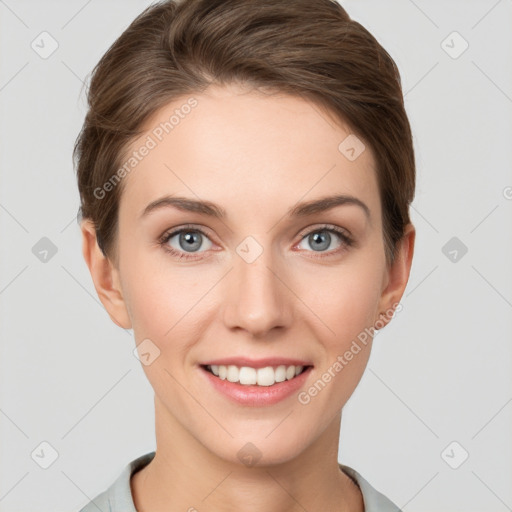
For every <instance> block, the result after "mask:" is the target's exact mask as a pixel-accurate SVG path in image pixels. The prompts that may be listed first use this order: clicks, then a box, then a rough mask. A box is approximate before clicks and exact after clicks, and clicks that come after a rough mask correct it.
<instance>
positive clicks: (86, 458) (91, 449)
mask: <svg viewBox="0 0 512 512" xmlns="http://www.w3.org/2000/svg"><path fill="white" fill-rule="evenodd" d="M149 3H150V2H149V1H143V0H130V1H126V0H125V1H109V2H106V1H103V2H100V1H99V0H89V1H88V2H87V1H84V0H72V1H67V2H57V1H45V2H36V1H28V0H20V1H15V0H5V1H2V0H0V20H1V32H0V37H1V41H0V51H1V54H0V55H1V69H0V107H1V116H0V123H1V136H0V164H1V167H0V169H1V187H0V228H1V233H2V237H1V240H2V243H1V245H0V247H1V253H0V312H1V320H0V336H1V345H0V365H1V367H0V378H1V383H0V400H1V403H0V435H1V437H0V439H1V456H0V511H1V512H14V511H24V512H30V511H34V512H35V511H37V512H45V511H52V512H58V511H72V510H77V509H78V508H80V507H81V506H83V505H84V504H85V503H86V502H87V501H89V499H91V498H93V497H94V496H96V495H97V494H98V493H99V492H101V491H102V490H104V489H105V488H106V487H107V486H108V485H110V484H111V483H112V482H113V480H114V479H115V478H116V477H117V476H118V475H119V473H120V471H121V469H122V468H123V467H124V466H125V464H127V463H128V462H129V461H130V460H132V459H134V458H135V457H137V456H139V455H141V454H142V453H145V452H147V451H150V450H152V449H154V433H153V421H154V420H153V400H152V389H151V387H150V385H149V384H148V382H147V380H146V378H145V376H144V374H143V371H142V369H141V367H140V363H139V362H138V360H137V359H136V358H135V357H134V356H133V354H132V350H133V348H134V340H133V337H132V335H131V333H130V332H129V331H128V332H126V331H124V330H122V329H120V328H118V327H117V326H115V325H114V324H113V323H112V322H111V321H110V319H109V317H108V315H107V314H106V312H105V310H104V309H103V306H102V305H101V303H100V302H99V300H98V299H97V297H96V294H95V290H94V287H93V284H92V281H91V278H90V275H89V273H88V270H87V267H86V265H85V263H84V261H83V259H82V255H81V239H80V235H79V228H78V225H77V223H76V218H75V217H76V212H77V208H78V193H77V188H76V182H75V176H74V171H73V168H72V161H71V151H72V147H73V143H74V140H75V137H76V136H77V134H78V131H79V129H80V127H81V123H82V121H83V116H84V113H85V109H84V96H83V91H82V90H81V89H82V81H83V80H85V79H86V78H87V77H88V74H89V73H90V71H91V70H92V68H93V66H94V65H95V64H96V62H97V61H98V60H99V58H100V57H101V55H102V54H103V53H104V52H105V50H106V49H107V48H108V46H109V45H110V44H111V43H112V42H113V41H114V40H115V38H117V37H118V36H119V35H120V34H121V32H122V30H124V28H126V26H127V25H128V24H129V23H130V22H131V21H132V20H133V18H134V17H135V16H136V15H137V14H138V13H139V12H140V11H142V9H143V8H144V7H146V6H147V5H149ZM342 4H343V5H344V6H345V7H346V9H347V11H348V12H349V14H350V15H351V16H352V17H353V18H354V19H356V20H358V21H359V22H361V23H362V24H363V25H364V26H366V28H368V29H369V30H370V32H372V33H373V34H374V35H375V36H376V37H377V39H378V40H379V41H380V42H381V44H382V45H383V46H384V47H385V48H386V49H387V50H388V51H389V53H390V54H391V55H392V57H393V58H394V59H395V60H396V62H397V64H398V66H399V68H400V71H401V74H402V80H403V86H404V92H405V100H406V107H407V111H408V114H409V116H410V120H411V124H412V128H413V133H414V140H415V147H416V157H417V167H418V186H417V193H416V199H415V201H414V203H413V208H412V217H413V222H414V224H415V225H416V228H417V244H416V252H415V260H414V263H413V268H412V273H411V278H410V282H409V285H408V288H407V290H406V292H405V294H404V297H403V300H402V305H403V310H402V311H401V312H400V313H399V314H397V316H396V318H395V319H394V320H393V322H392V323H391V324H390V325H389V326H388V327H386V328H385V329H384V330H383V331H382V332H381V333H379V335H378V336H377V338H376V339H375V343H374V351H373V353H372V356H371V359H370V362H369V366H368V369H367V372H366V373H365V375H364V377H363V379H362V381H361V383H360V385H359V387H358V388H357V390H356V392H355V393H354V395H353V397H352V398H351V400H350V402H349V403H348V404H347V406H346V407H345V409H344V416H343V423H342V432H341V441H340V461H341V462H343V463H345V464H348V465H350V466H352V467H354V468H356V469H357V470H358V471H359V472H360V473H361V474H362V475H363V476H364V477H365V478H366V479H368V480H369V481H370V482H371V483H372V484H373V485H374V486H375V487H376V488H377V489H379V490H380V491H382V492H383V493H384V494H386V495H388V496H389V497H390V498H391V499H392V500H393V501H395V502H396V503H397V505H399V506H401V507H403V509H404V510H405V511H407V512H412V511H415V512H423V511H432V510H436V511H439V512H441V511H455V510H464V511H466V512H472V511H484V510H485V511H486V512H493V511H496V512H501V511H506V510H512V486H511V482H512V436H511V432H512V372H511V366H512V343H511V341H512V336H511V333H512V314H511V313H512V271H511V262H512V237H511V233H512V229H511V228H512V173H511V163H512V149H511V146H512V144H511V142H512V116H511V114H512V65H511V63H512V58H511V57H512V55H511V54H512V31H511V30H510V23H511V19H512V1H511V0H500V1H495V0H485V1H484V0H479V1H471V2H470V1H467V0H466V1H463V0H460V1H453V0H451V1H441V0H437V1H432V0H430V1H426V0H422V1H420V0H416V1H415V2H413V1H412V0H394V1H390V0H388V1H386V2H383V1H379V0H371V1H370V0H346V1H343V2H342ZM43 31H47V32H49V33H50V34H51V36H52V37H53V38H54V39H55V40H56V41H57V42H58V48H57V50H56V51H55V52H54V53H53V54H52V55H51V56H49V57H48V58H47V59H43V58H41V57H40V55H39V54H38V53H36V51H34V50H33V49H32V47H31V43H32V41H34V40H36V43H37V41H40V38H39V39H38V36H39V34H40V33H41V32H43ZM454 31H456V32H458V33H459V34H460V36H461V38H463V39H461V38H460V37H459V36H457V35H453V34H452V33H453V32H454ZM45 37H46V36H45ZM443 41H445V42H444V43H443ZM464 41H467V43H468V44H469V47H468V49H467V50H466V51H465V52H464V53H462V54H461V55H460V56H458V57H457V58H454V56H455V55H456V54H457V53H458V52H459V51H460V50H461V49H462V48H463V45H464ZM39 44H40V46H41V45H42V43H39ZM49 44H50V41H49V40H48V39H47V40H46V43H45V48H46V49H48V48H50V46H49ZM40 51H41V50H40ZM449 53H451V55H449ZM43 237H47V238H49V239H50V240H51V241H52V243H53V244H54V245H55V246H56V248H57V253H56V254H55V255H54V256H52V257H50V255H51V253H50V254H49V255H48V261H46V262H42V261H40V259H38V258H37V257H36V255H35V254H34V253H33V252H32V248H33V247H34V246H35V245H36V243H38V241H39V240H40V239H41V238H43ZM452 237H457V238H458V239H459V240H460V242H462V243H463V244H464V245H465V246H467V248H468V252H467V253H466V254H465V255H463V256H461V254H462V253H461V252H460V251H459V252H458V253H457V256H458V257H457V260H456V261H455V262H453V261H451V259H450V258H453V257H454V254H455V253H453V252H452V254H451V255H450V254H448V256H446V255H445V254H444V253H443V251H442V249H443V247H444V246H445V244H446V243H447V242H448V241H449V240H450V239H451V238H452ZM457 243H459V242H457ZM452 250H453V248H452V247H450V246H449V247H448V249H447V250H445V252H447V253H448V252H449V251H452ZM43 441H46V442H47V443H49V444H50V445H51V446H52V447H53V448H54V449H55V450H56V451H57V452H58V458H57V460H56V461H55V462H54V463H53V464H52V465H51V466H50V467H49V468H48V469H42V468H41V467H40V465H39V464H38V463H36V462H35V460H34V459H36V460H38V462H39V463H44V461H43V459H44V457H42V456H41V457H39V458H38V457H37V456H34V459H33V458H32V455H31V454H32V453H33V452H34V451H35V453H42V452H41V449H42V450H43V452H44V453H45V457H48V454H50V449H49V448H48V447H45V445H43V447H42V448H41V443H42V442H43ZM453 441H456V443H458V444H456V445H451V446H450V447H449V448H448V450H446V451H445V448H446V447H448V446H449V445H450V443H452V442H453ZM465 452H467V453H468V454H469V457H468V459H467V460H466V461H465V462H464V463H463V464H462V465H460V467H459V468H458V469H452V467H450V466H449V465H448V462H449V463H450V464H452V465H457V464H458V463H460V461H461V460H462V459H461V458H462V456H463V455H464V453H465ZM443 453H444V455H442V454H443Z"/></svg>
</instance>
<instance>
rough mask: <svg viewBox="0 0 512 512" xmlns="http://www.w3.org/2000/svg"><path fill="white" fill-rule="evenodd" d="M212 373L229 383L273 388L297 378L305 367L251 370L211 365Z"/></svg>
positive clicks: (267, 367) (281, 366)
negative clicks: (278, 383) (276, 384)
mask: <svg viewBox="0 0 512 512" xmlns="http://www.w3.org/2000/svg"><path fill="white" fill-rule="evenodd" d="M207 368H208V369H209V370H211V372H212V373H213V374H214V375H216V376H217V377H219V378H220V379H222V380H228V381H229V382H239V383H240V384H244V385H246V386H250V385H255V384H257V385H258V386H272V385H274V384H275V383H276V382H284V381H285V380H290V379H293V378H294V377H295V376H297V375H299V374H300V373H302V370H304V366H294V365H290V366H285V365H280V366H277V367H275V368H274V367H272V366H266V367H265V368H258V369H256V368H250V367H249V366H242V367H241V368H239V367H238V366H234V365H229V366H224V365H216V364H214V365H211V366H207Z"/></svg>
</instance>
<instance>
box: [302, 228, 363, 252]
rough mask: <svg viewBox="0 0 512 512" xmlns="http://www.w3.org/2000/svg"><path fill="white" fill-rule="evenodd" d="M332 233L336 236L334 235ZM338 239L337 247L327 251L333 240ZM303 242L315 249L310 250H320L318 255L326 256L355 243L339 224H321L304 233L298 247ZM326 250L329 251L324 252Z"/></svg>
mask: <svg viewBox="0 0 512 512" xmlns="http://www.w3.org/2000/svg"><path fill="white" fill-rule="evenodd" d="M332 235H335V236H334V237H333V236H332ZM336 239H338V246H337V247H335V248H334V250H330V251H326V250H327V249H329V247H331V244H332V243H333V242H336ZM303 243H306V244H308V245H309V246H310V247H312V248H313V251H309V252H318V253H321V254H320V255H319V256H318V257H324V256H331V255H333V254H337V253H339V252H341V251H343V250H346V249H347V248H348V247H350V246H352V245H353V244H354V241H353V240H352V238H351V237H349V236H348V235H347V233H346V232H345V231H344V230H343V229H341V228H338V227H337V226H332V225H326V226H320V227H319V228H316V229H315V230H313V231H309V232H307V233H306V234H305V235H303V236H302V239H301V241H300V243H299V244H298V245H297V247H299V248H301V247H300V244H303ZM325 252H327V254H323V253H325Z"/></svg>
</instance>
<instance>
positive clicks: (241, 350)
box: [81, 85, 415, 512]
mask: <svg viewBox="0 0 512 512" xmlns="http://www.w3.org/2000/svg"><path fill="white" fill-rule="evenodd" d="M193 96H194V98H196V99H197V101H198V105H197V107H195V108H194V109H192V111H191V112H190V114H188V115H187V116H185V118H184V119H182V120H181V121H180V124H179V125H177V126H176V127H175V128H174V129H173V131H172V132H170V133H169V135H167V136H166V137H165V138H164V139H163V141H162V142H161V143H160V144H159V145H158V146H157V147H156V148H154V149H152V150H151V151H150V152H149V154H148V155H147V156H146V157H145V158H144V159H143V160H142V161H141V162H140V163H139V164H138V165H137V167H136V168H135V169H134V170H133V171H131V173H130V174H129V175H127V176H126V177H125V178H124V188H123V193H122V197H121V202H120V208H119V226H118V240H117V244H118V245H117V249H118V255H119V259H118V261H117V262H113V261H110V260H109V259H107V258H105V256H104V255H103V254H102V253H101V251H100V249H99V248H98V246H97V243H96V237H95V232H94V227H93V225H92V223H91V222H90V221H88V220H84V221H83V222H82V226H81V229H82V237H83V254H84V258H85V261H86V263H87V265H88V267H89V270H90V272H91V276H92V278H93V281H94V285H95V288H96V290H97V293H98V296H99V298H100V299H101V301H102V303H103V305H104V306H105V308H106V310H107V312H108V313H109V315H110V317H111V318H112V320H113V321H114V322H115V323H116V324H118V325H119V326H121V327H123V328H132V329H133V330H134V336H135V340H136V343H137V344H138V343H140V342H141V341H142V340H144V339H146V338H149V339H150V340H151V341H152V343H154V344H155V345H156V346H157V347H158V348H159V350H160V356H159V357H157V358H156V359H155V360H154V362H152V364H150V365H148V366H145V365H143V370H144V372H145V373H146V376H147V378H148V379H149V382H150V383H151V385H152V387H153V389H154V391H155V425H156V443H157V450H156V456H155V458H154V460H153V461H152V462H151V463H150V464H149V465H148V466H147V467H145V468H144V469H142V470H141V471H139V472H138V473H136V474H135V475H134V476H133V477H132V480H131V486H132V494H133V496H134V502H135V505H136V507H137V509H138V510H141V511H142V510H144V511H149V510H151V511H152V512H155V511H160V510H162V511H163V510H184V511H185V510H189V509H190V508H191V507H195V509H197V510H201V511H202V510H208V511H213V512H220V511H222V512H227V511H238V510H244V511H247V512H259V511H265V512H273V511H275V512H283V511H303V510H304V509H306V510H309V511H319V510H336V511H349V510H350V511H351V512H356V511H363V501H362V497H361V493H360V491H359V488H358V487H357V485H355V484H354V482H353V481H352V480H351V479H350V478H349V477H348V476H347V475H346V474H345V473H343V472H342V471H340V469H339V467H338V461H337V457H338V442H339V434H340V424H341V410H342V407H343V406H344V404H345V403H346V402H347V400H348V399H349V397H350V396H351V394H352V393H353V391H354V389H355V387H356V386H357V384H358V382H359V380H360V378H361V376H362V374H363V372H364V369H365V367H366V364H367V361H368V358H369V355H370V350H371V342H370V343H368V344H367V346H366V347H363V349H362V350H361V351H360V352H359V353H358V354H357V355H356V356H354V358H353V359H352V360H351V361H350V362H349V363H348V364H347V365H346V366H345V367H344V368H343V370H342V371H341V372H339V374H337V375H336V377H334V378H333V379H332V380H331V382H330V383H328V384H327V385H326V386H325V388H324V389H323V390H322V391H321V392H320V393H318V395H317V396H315V397H314V398H313V399H312V400H311V402H310V403H309V404H307V405H302V404H300V403H299V402H298V400H297V395H296V394H294V395H292V396H291V397H289V398H287V399H285V400H283V401H281V402H279V403H278V404H275V405H272V406H268V407H256V408H255V407H250V406H242V405H238V404H235V403H233V402H231V401H230V400H228V399H227V398H226V397H224V396H223V395H220V394H219V393H218V392H217V391H216V390H214V389H213V388H212V387H211V385H210V384H209V383H208V382H207V381H206V379H205V378H204V375H203V374H202V370H200V369H199V367H198V364H199V363H201V362H204V361H207V360H209V359H214V358H221V357H227V356H248V357H252V358H261V357H270V356H283V357H299V358H303V359H305V360H308V361H311V363H312V364H313V365H314V368H313V370H312V372H311V374H310V375H309V377H308V379H307V382H306V384H305V386H304V387H303V388H302V389H303V390H304V389H307V388H309V387H310V386H311V385H312V384H313V383H314V382H315V381H317V380H318V379H319V378H320V376H321V375H322V373H324V372H325V371H327V369H328V368H329V367H332V365H333V363H334V362H335V361H336V358H337V356H338V355H342V354H344V353H345V351H346V350H347V349H348V348H349V347H350V345H351V343H352V341H353V340H355V339H356V338H357V335H358V334H359V333H361V332H362V331H364V329H365V327H366V328H369V327H371V326H373V325H374V323H375V322H376V321H377V320H378V319H379V313H381V312H384V311H387V310H390V309H392V308H393V304H396V303H398V302H399V301H400V298H401V297H402V294H403V292H404V290H405V287H406V284H407V281H408V278H409V272H410V268H411V263H412V256H413V249H414V239H415V230H414V227H413V226H412V225H408V226H407V229H406V232H405V236H404V238H403V241H402V242H401V244H400V246H399V253H398V257H397V258H396V260H395V262H394V264H393V265H391V266H388V265H387V264H386V261H385V254H384V242H383V234H382V217H381V204H380V198H379V191H378V186H377V180H376V173H375V159H374V156H373V154H372V151H371V149H370V148H369V147H368V146H367V147H366V150H365V151H363V153H362V154H361V155H360V156H359V157H358V158H357V159H356V160H354V161H349V160H348V159H347V158H346V157H345V156H344V155H343V154H342V153H341V152H340V151H339V150H338V145H339V144H340V142H341V141H342V140H343V139H345V137H346V136H347V135H348V134H350V133H351V132H350V129H349V128H348V127H346V126H342V124H341V123H339V122H338V123H336V122H335V121H334V118H333V117H332V116H330V115H329V114H328V112H326V111H323V110H322V109H320V107H318V106H317V105H315V104H313V103H311V102H308V101H306V100H304V99H302V98H299V97H293V96H289V95H283V94H278V95H268V94H267V95H264V94H262V93H260V92H256V91H254V90H250V89H244V88H242V87H241V86H240V85H230V86H223V87H219V86H215V87H213V86H212V87H210V88H209V89H208V90H206V91H205V92H203V93H201V94H195V95H193ZM186 99H187V98H185V99H182V100H180V101H173V102H172V103H170V104H168V105H167V106H165V107H164V108H162V109H161V110H160V111H158V112H157V113H156V114H155V115H154V116H153V117H152V118H151V119H150V120H148V123H147V124H146V125H145V127H144V128H145V130H146V131H145V132H144V134H143V135H142V136H141V137H140V138H139V139H138V140H136V141H134V142H133V144H132V145H131V150H133V149H136V148H139V147H140V145H141V143H142V141H144V140H145V139H146V137H147V135H148V134H150V133H151V130H152V129H153V128H154V127H155V126H157V125H158V123H159V122H161V121H164V120H166V119H169V116H170V115H171V114H172V113H173V111H174V109H176V108H179V106H180V105H183V103H184V102H185V101H186ZM333 193H339V194H350V195H353V196H355V197H357V198H358V199H360V200H361V201H363V202H364V203H365V204H366V205H367V206H368V208H369V210H370V217H369V218H366V216H365V214H364V211H363V209H361V208H360V207H358V206H356V205H350V204H346V205H343V206H338V207H336V208H333V209H331V210H329V211H326V212H320V213H316V214H313V215H310V216H309V217H303V218H288V217H287V216H286V212H287V210H288V209H290V208H291V207H293V206H295V205H296V204H297V202H299V201H309V200H313V199H318V198H322V197H324V196H327V195H331V194H333ZM166 194H169V195H179V196H184V197H188V198H192V199H198V198H200V199H202V200H208V201H212V202H214V203H216V204H218V205H219V206H221V207H223V208H224V209H225V210H226V212H227V217H226V218H225V219H222V220H220V219H215V218H210V217H208V216H205V215H202V214H200V213H192V212H183V211H180V210H178V209H175V208H162V209H160V210H156V211H154V212H152V213H151V214H150V215H148V216H146V217H144V218H143V219H140V215H141V212H142V211H143V210H144V208H145V207H146V205H148V204H149V203H150V202H151V201H154V200H155V199H158V198H160V197H161V196H164V195H166ZM325 223H328V224H331V225H335V226H338V227H339V228H341V229H344V230H348V232H349V233H350V234H351V236H352V237H353V239H354V244H353V245H352V246H346V245H344V243H343V240H342V239H340V238H339V237H338V236H337V235H336V234H335V233H331V234H330V235H331V242H330V245H327V244H326V246H323V247H327V248H322V249H321V250H320V251H315V246H314V241H312V240H311V238H310V239H309V241H308V237H307V235H308V234H310V233H318V232H320V233H319V234H320V235H321V234H322V233H323V234H324V236H328V235H325V231H322V230H323V229H324V227H323V224H325ZM184 224H193V228H200V229H203V230H204V231H205V232H206V233H207V236H206V237H204V236H202V235H200V234H199V235H198V236H199V241H203V244H202V246H201V248H200V249H199V251H197V252H191V251H190V250H188V254H191V255H192V256H194V258H196V259H193V260H183V259H181V260H180V259H178V258H177V257H175V256H172V255H171V254H169V253H168V252H166V251H165V249H164V246H163V245H159V243H158V239H159V238H160V237H161V236H162V235H163V234H164V233H165V232H166V231H169V230H170V229H171V228H179V227H181V226H183V225H184ZM248 236H251V237H253V238H254V239H255V240H256V241H257V242H258V243H259V245H260V246H261V248H262V250H263V252H262V254H261V255H260V256H259V257H258V258H257V259H256V260H255V261H254V262H252V263H248V262H247V261H245V260H244V259H243V258H242V257H240V256H239V255H238V253H237V252H236V249H237V247H238V246H239V245H240V244H241V242H242V241H244V239H245V238H246V237H248ZM167 245H168V246H169V245H171V246H172V247H173V248H175V249H176V250H178V251H180V252H183V253H187V245H186V242H185V243H182V244H181V245H180V243H179V235H175V236H174V237H173V238H172V239H171V240H170V241H169V242H168V243H167ZM322 254H324V255H326V256H325V257H323V258H322V257H319V255H322ZM388 320H389V319H388ZM388 320H385V319H384V321H383V323H384V324H386V323H387V321H388ZM248 442H251V443H253V444H254V445H255V446H256V447H257V448H258V450H259V451H260V452H261V459H260V460H259V461H258V463H257V464H256V465H254V466H253V467H247V466H245V465H244V464H243V463H242V462H241V461H240V460H239V459H238V457H237V452H238V451H239V450H240V449H241V448H242V447H243V446H244V445H245V444H246V443H248ZM203 500H204V501H203ZM191 510H193V509H191Z"/></svg>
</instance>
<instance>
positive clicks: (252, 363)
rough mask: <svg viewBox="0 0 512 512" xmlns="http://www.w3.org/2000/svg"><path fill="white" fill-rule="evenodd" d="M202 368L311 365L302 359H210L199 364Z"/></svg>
mask: <svg viewBox="0 0 512 512" xmlns="http://www.w3.org/2000/svg"><path fill="white" fill-rule="evenodd" d="M201 364H202V365H203V366H212V365H216V366H220V365H222V366H229V365H233V366H238V367H239V368H241V367H242V366H249V367H250V368H265V367H266V366H281V365H284V366H312V364H311V363H310V362H308V361H305V360H303V359H294V358H289V357H265V358H263V359H250V358H248V357H225V358H222V359H212V360H210V361H206V362H204V363H201Z"/></svg>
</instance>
